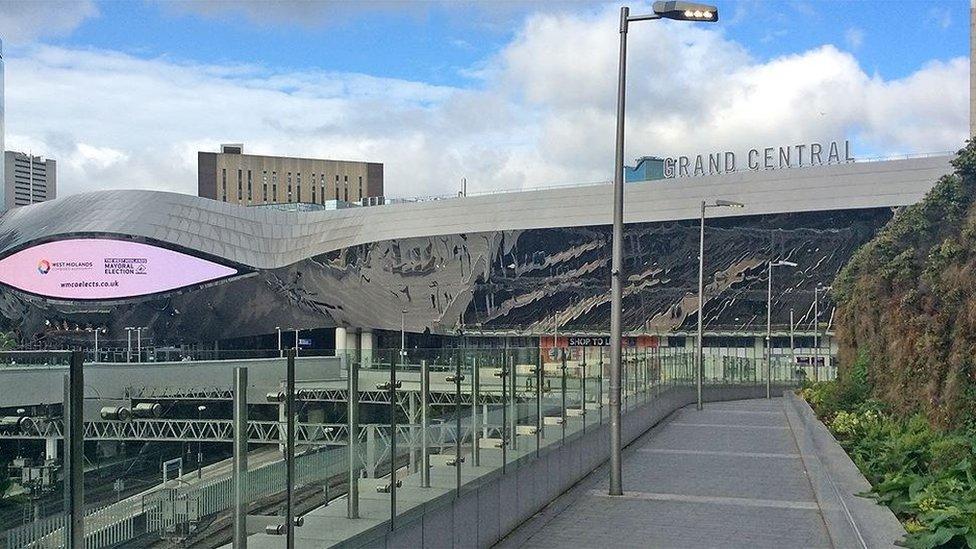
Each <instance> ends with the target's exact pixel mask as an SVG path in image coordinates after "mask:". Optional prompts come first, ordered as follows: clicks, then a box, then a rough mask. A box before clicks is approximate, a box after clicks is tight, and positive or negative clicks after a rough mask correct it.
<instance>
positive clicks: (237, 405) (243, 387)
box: [233, 367, 248, 549]
mask: <svg viewBox="0 0 976 549" xmlns="http://www.w3.org/2000/svg"><path fill="white" fill-rule="evenodd" d="M233 406H234V549H247V478H248V477H247V368H240V367H238V368H234V404H233Z"/></svg>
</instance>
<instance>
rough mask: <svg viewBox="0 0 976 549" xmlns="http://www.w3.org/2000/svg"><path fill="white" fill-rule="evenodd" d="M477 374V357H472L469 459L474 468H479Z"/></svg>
mask: <svg viewBox="0 0 976 549" xmlns="http://www.w3.org/2000/svg"><path fill="white" fill-rule="evenodd" d="M479 378H480V374H479V372H478V357H477V356H475V357H474V362H473V363H472V367H471V459H472V465H473V466H474V467H479V466H481V445H480V444H479V443H478V440H479V439H480V438H481V428H480V427H481V426H480V425H478V391H480V390H481V387H479V385H480V379H479Z"/></svg>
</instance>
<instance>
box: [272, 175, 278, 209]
mask: <svg viewBox="0 0 976 549" xmlns="http://www.w3.org/2000/svg"><path fill="white" fill-rule="evenodd" d="M271 200H272V202H277V201H278V172H276V171H274V170H272V171H271Z"/></svg>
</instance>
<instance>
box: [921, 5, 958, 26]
mask: <svg viewBox="0 0 976 549" xmlns="http://www.w3.org/2000/svg"><path fill="white" fill-rule="evenodd" d="M926 19H927V21H928V23H929V24H930V25H934V26H936V27H938V28H940V29H942V30H945V29H947V28H949V27H950V26H952V12H951V11H950V10H949V8H947V7H945V6H936V7H933V8H930V9H929V11H928V14H927V17H926Z"/></svg>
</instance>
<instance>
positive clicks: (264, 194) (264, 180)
mask: <svg viewBox="0 0 976 549" xmlns="http://www.w3.org/2000/svg"><path fill="white" fill-rule="evenodd" d="M261 201H262V202H264V203H265V204H267V203H268V170H264V171H262V172H261Z"/></svg>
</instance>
